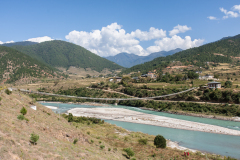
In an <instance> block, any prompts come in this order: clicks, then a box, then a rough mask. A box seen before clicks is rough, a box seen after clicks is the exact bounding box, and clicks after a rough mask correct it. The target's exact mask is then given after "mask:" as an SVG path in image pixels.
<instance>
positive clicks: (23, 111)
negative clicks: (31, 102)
mask: <svg viewBox="0 0 240 160" xmlns="http://www.w3.org/2000/svg"><path fill="white" fill-rule="evenodd" d="M20 113H22V115H25V114H27V109H26V108H25V107H22V109H21V110H20Z"/></svg>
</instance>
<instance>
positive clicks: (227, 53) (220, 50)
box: [123, 34, 240, 73]
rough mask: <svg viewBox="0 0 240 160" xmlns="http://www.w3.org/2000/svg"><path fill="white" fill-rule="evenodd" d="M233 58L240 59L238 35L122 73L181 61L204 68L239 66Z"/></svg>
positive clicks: (161, 66)
mask: <svg viewBox="0 0 240 160" xmlns="http://www.w3.org/2000/svg"><path fill="white" fill-rule="evenodd" d="M235 57H240V34H239V35H237V36H234V37H230V38H228V39H223V40H220V41H217V42H213V43H208V44H206V45H203V46H200V47H195V48H191V49H187V50H184V51H181V52H178V53H175V54H173V55H170V56H167V57H159V58H155V59H154V60H152V61H150V62H146V63H144V64H141V65H136V66H133V67H131V68H129V69H126V70H124V71H123V73H129V72H133V71H135V72H136V71H139V70H140V71H141V72H142V73H143V72H147V71H149V70H153V69H159V68H165V67H167V65H168V64H169V63H170V62H172V61H181V62H183V63H184V64H185V65H189V64H193V65H195V66H205V65H206V62H215V63H234V64H237V65H239V60H238V59H237V58H235Z"/></svg>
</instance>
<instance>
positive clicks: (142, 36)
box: [131, 27, 166, 41]
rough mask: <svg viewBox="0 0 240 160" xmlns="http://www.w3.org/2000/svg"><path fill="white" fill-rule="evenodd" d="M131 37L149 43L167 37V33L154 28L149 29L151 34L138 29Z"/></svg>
mask: <svg viewBox="0 0 240 160" xmlns="http://www.w3.org/2000/svg"><path fill="white" fill-rule="evenodd" d="M131 35H132V36H133V37H136V38H138V39H139V40H140V41H148V40H151V39H158V38H163V37H166V31H164V30H162V29H160V30H159V29H156V28H154V27H151V28H150V29H149V32H147V31H141V30H139V29H137V30H136V31H134V32H131Z"/></svg>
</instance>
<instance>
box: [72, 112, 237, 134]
mask: <svg viewBox="0 0 240 160" xmlns="http://www.w3.org/2000/svg"><path fill="white" fill-rule="evenodd" d="M68 113H72V114H73V115H74V116H85V117H96V118H100V119H109V120H114V121H123V122H132V123H140V124H148V125H154V126H161V127H168V128H176V129H185V130H193V131H201V132H209V133H218V134H228V135H236V136H240V131H237V130H233V129H228V128H224V127H220V126H215V125H210V124H205V123H198V122H192V121H186V120H181V119H175V118H169V117H164V116H157V115H152V114H146V113H141V112H137V111H131V110H128V109H123V108H74V109H71V110H69V111H68Z"/></svg>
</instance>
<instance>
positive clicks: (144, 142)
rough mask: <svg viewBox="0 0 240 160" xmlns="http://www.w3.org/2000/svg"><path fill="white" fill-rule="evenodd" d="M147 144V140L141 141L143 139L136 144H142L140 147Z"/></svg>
mask: <svg viewBox="0 0 240 160" xmlns="http://www.w3.org/2000/svg"><path fill="white" fill-rule="evenodd" d="M147 142H148V140H147V139H143V138H141V139H139V140H138V143H139V144H142V145H145V144H147Z"/></svg>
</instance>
